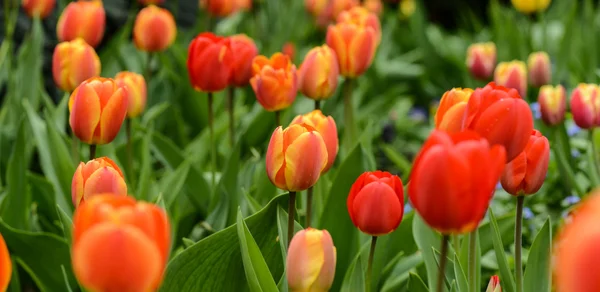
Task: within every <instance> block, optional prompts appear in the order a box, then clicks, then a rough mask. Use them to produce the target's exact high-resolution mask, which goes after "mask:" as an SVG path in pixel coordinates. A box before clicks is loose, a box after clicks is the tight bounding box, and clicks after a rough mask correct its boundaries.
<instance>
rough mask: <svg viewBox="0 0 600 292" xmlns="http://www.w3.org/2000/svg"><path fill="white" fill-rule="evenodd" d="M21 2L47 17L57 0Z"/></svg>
mask: <svg viewBox="0 0 600 292" xmlns="http://www.w3.org/2000/svg"><path fill="white" fill-rule="evenodd" d="M21 4H22V5H23V10H25V12H26V13H27V15H29V17H39V18H46V17H47V16H48V15H50V13H52V9H54V6H55V4H56V0H22V1H21ZM0 291H2V289H0Z"/></svg>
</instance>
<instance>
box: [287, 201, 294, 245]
mask: <svg viewBox="0 0 600 292" xmlns="http://www.w3.org/2000/svg"><path fill="white" fill-rule="evenodd" d="M288 200H289V201H288V237H287V239H288V241H287V244H288V247H289V246H290V242H292V237H294V214H295V212H296V192H290V197H289V199H288Z"/></svg>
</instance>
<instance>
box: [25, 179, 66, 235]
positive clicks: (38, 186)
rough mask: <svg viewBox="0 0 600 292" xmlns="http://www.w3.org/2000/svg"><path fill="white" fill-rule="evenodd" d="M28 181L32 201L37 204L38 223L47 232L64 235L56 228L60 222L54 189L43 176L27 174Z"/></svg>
mask: <svg viewBox="0 0 600 292" xmlns="http://www.w3.org/2000/svg"><path fill="white" fill-rule="evenodd" d="M27 181H28V182H29V187H30V188H31V200H32V202H35V204H36V207H37V208H36V214H37V219H38V223H40V225H41V226H42V227H43V229H44V230H46V231H52V232H54V233H56V234H62V231H61V230H60V228H58V226H56V221H57V220H59V217H58V214H57V213H56V197H55V195H54V188H53V187H52V183H50V182H49V181H48V180H47V179H45V178H44V177H43V176H41V175H39V174H35V173H31V172H28V173H27Z"/></svg>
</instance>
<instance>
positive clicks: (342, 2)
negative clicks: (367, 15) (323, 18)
mask: <svg viewBox="0 0 600 292" xmlns="http://www.w3.org/2000/svg"><path fill="white" fill-rule="evenodd" d="M357 6H360V1H359V0H329V3H328V7H327V14H328V16H329V19H331V20H333V21H335V20H336V19H338V16H339V15H340V14H341V13H342V12H344V11H347V10H350V9H352V8H354V7H357Z"/></svg>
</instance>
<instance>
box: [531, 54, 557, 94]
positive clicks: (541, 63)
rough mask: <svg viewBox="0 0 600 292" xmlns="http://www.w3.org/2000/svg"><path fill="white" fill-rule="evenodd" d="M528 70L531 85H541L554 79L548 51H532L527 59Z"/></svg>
mask: <svg viewBox="0 0 600 292" xmlns="http://www.w3.org/2000/svg"><path fill="white" fill-rule="evenodd" d="M527 71H528V72H529V81H531V85H533V86H535V87H540V86H542V85H546V84H548V83H550V81H551V80H552V68H551V65H550V57H549V56H548V54H546V52H536V53H531V55H529V58H528V59H527Z"/></svg>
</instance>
